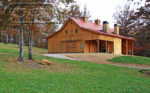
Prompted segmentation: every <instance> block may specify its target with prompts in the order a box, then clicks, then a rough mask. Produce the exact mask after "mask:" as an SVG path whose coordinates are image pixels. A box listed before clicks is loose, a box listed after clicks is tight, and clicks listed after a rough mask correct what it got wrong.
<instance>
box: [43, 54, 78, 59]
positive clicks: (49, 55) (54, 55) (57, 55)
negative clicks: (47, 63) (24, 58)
mask: <svg viewBox="0 0 150 93" xmlns="http://www.w3.org/2000/svg"><path fill="white" fill-rule="evenodd" d="M43 55H44V56H48V57H53V58H61V59H69V60H78V59H74V58H70V57H67V56H64V55H63V54H43Z"/></svg>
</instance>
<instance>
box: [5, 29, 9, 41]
mask: <svg viewBox="0 0 150 93" xmlns="http://www.w3.org/2000/svg"><path fill="white" fill-rule="evenodd" d="M5 44H8V33H7V32H6V31H5Z"/></svg>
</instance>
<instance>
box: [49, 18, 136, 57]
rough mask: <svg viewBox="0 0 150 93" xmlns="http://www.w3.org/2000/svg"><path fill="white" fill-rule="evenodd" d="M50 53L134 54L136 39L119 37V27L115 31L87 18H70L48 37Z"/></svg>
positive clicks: (106, 23) (104, 23) (107, 25)
mask: <svg viewBox="0 0 150 93" xmlns="http://www.w3.org/2000/svg"><path fill="white" fill-rule="evenodd" d="M47 39H48V52H49V53H99V52H107V53H114V54H126V55H128V54H132V55H133V54H134V49H133V48H134V41H135V40H134V39H133V38H129V37H125V36H122V35H119V26H118V25H116V24H115V25H114V31H113V30H112V29H110V28H109V23H108V22H107V21H104V22H103V24H101V22H100V20H99V19H97V20H95V22H94V23H92V22H88V18H87V17H82V18H81V19H76V18H69V19H68V20H67V21H66V23H65V24H64V26H63V27H62V28H61V29H60V30H59V31H57V32H56V33H54V34H53V35H50V36H48V38H47Z"/></svg>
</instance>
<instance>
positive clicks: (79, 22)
mask: <svg viewBox="0 0 150 93" xmlns="http://www.w3.org/2000/svg"><path fill="white" fill-rule="evenodd" d="M69 20H73V21H74V22H75V23H76V24H77V25H78V26H79V27H80V28H83V29H87V30H88V31H92V32H95V33H98V34H103V35H108V36H112V37H119V38H123V39H130V40H135V39H133V38H130V37H125V36H122V35H116V34H115V33H114V31H113V30H112V29H111V28H109V33H105V32H103V26H102V25H100V26H98V25H97V24H95V23H92V22H84V21H82V20H81V19H76V18H73V17H71V18H70V19H69ZM69 20H68V21H69ZM68 21H67V22H68ZM67 22H66V24H67ZM66 24H65V25H66ZM65 25H64V26H65ZM64 26H63V27H64ZM63 27H62V28H63ZM62 28H61V29H62ZM61 29H60V30H61ZM58 32H59V31H58ZM56 33H57V32H56ZM54 34H55V33H54ZM54 34H53V35H54ZM49 37H51V36H48V38H49Z"/></svg>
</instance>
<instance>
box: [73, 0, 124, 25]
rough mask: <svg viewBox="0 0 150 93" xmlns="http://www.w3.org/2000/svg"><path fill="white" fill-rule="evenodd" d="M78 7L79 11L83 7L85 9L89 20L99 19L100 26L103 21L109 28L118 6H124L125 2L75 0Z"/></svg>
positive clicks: (113, 0) (122, 0)
mask: <svg viewBox="0 0 150 93" xmlns="http://www.w3.org/2000/svg"><path fill="white" fill-rule="evenodd" d="M76 1H77V3H78V4H79V5H80V8H81V9H84V6H86V7H87V10H88V11H89V12H90V15H91V19H92V21H94V20H95V19H100V20H101V24H102V22H103V21H108V22H109V25H110V27H111V28H113V26H114V24H115V20H114V19H113V14H114V13H115V12H116V8H117V6H118V5H122V6H123V5H124V4H125V3H126V0H76Z"/></svg>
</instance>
